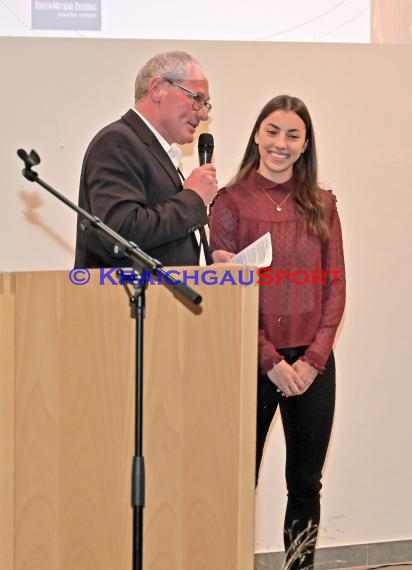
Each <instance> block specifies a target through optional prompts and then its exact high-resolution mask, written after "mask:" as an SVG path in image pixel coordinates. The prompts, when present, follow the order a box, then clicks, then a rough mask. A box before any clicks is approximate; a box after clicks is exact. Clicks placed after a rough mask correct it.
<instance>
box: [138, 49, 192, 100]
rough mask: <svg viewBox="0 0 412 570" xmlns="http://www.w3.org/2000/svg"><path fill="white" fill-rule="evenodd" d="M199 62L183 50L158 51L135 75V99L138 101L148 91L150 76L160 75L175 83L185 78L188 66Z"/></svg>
mask: <svg viewBox="0 0 412 570" xmlns="http://www.w3.org/2000/svg"><path fill="white" fill-rule="evenodd" d="M192 64H194V65H199V63H198V62H197V61H196V60H195V59H194V58H193V57H192V56H191V55H190V54H188V53H187V52H185V51H168V52H164V53H159V54H157V55H155V56H153V57H152V58H151V59H149V61H147V62H146V63H145V64H144V66H143V67H142V68H141V70H140V71H139V73H138V74H137V77H136V83H135V101H139V100H140V99H142V98H143V97H145V96H146V95H147V93H148V87H149V83H150V80H151V79H152V77H155V76H160V77H164V78H166V79H170V80H171V81H176V82H177V83H178V82H180V81H183V80H184V79H185V78H186V75H187V72H188V69H189V67H190V66H191V65H192Z"/></svg>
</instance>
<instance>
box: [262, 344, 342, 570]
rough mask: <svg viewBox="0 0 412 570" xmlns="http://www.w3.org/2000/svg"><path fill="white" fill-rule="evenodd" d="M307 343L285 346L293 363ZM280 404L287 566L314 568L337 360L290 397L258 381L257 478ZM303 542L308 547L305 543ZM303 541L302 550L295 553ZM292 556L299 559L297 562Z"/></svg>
mask: <svg viewBox="0 0 412 570" xmlns="http://www.w3.org/2000/svg"><path fill="white" fill-rule="evenodd" d="M305 348H306V347H297V348H288V349H284V350H280V351H279V352H280V353H281V354H283V356H284V357H285V360H286V361H287V362H288V363H289V364H292V363H293V362H295V361H296V360H297V359H298V358H299V357H300V356H302V355H303V353H304V352H305ZM278 405H279V406H280V413H281V417H282V423H283V429H284V432H285V440H286V484H287V490H288V502H287V508H286V515H285V522H284V532H283V538H284V544H285V552H286V559H287V561H288V563H289V565H288V566H287V567H288V570H289V569H291V570H302V569H303V568H305V569H306V568H313V562H314V550H315V543H316V536H317V529H318V526H319V519H320V489H321V487H322V484H321V478H322V468H323V464H324V462H325V457H326V452H327V449H328V444H329V439H330V433H331V429H332V422H333V414H334V409H335V359H334V355H333V352H332V353H331V354H330V356H329V359H328V362H327V364H326V370H325V371H324V372H323V373H322V374H318V376H317V377H316V378H315V380H314V382H313V384H312V385H311V387H310V388H309V389H308V390H307V391H306V392H305V393H304V394H302V395H301V396H293V397H289V398H285V397H284V396H281V395H280V394H279V392H277V391H276V386H275V385H274V384H273V383H272V382H271V381H270V380H269V378H268V377H267V376H266V375H265V376H260V377H259V380H258V404H257V439H256V479H257V477H258V473H259V466H260V462H261V459H262V453H263V447H264V444H265V440H266V435H267V432H268V429H269V427H270V424H271V422H272V419H273V416H274V414H275V412H276V409H277V407H278ZM302 543H303V546H302ZM299 544H301V550H302V552H300V553H298V552H296V549H299ZM292 558H293V559H294V562H293V563H292Z"/></svg>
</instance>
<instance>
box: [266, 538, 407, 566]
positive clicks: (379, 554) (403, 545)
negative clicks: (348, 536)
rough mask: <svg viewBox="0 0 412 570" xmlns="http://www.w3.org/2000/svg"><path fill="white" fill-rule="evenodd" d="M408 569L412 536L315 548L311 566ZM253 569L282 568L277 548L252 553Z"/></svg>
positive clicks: (282, 556)
mask: <svg viewBox="0 0 412 570" xmlns="http://www.w3.org/2000/svg"><path fill="white" fill-rule="evenodd" d="M383 566H385V567H386V568H389V569H390V570H412V540H399V541H391V542H380V543H371V544H356V545H352V546H339V547H335V548H319V549H318V550H317V551H316V558H315V570H338V569H339V570H340V569H345V570H354V569H356V570H372V569H373V568H378V567H383ZM255 570H284V555H283V553H281V552H272V553H265V554H256V556H255Z"/></svg>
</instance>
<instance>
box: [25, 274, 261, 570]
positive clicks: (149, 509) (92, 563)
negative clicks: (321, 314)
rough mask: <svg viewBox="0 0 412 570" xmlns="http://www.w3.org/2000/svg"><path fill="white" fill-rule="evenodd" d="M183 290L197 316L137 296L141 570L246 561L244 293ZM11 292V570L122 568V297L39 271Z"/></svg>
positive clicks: (248, 344) (126, 485) (248, 291)
mask: <svg viewBox="0 0 412 570" xmlns="http://www.w3.org/2000/svg"><path fill="white" fill-rule="evenodd" d="M219 271H220V272H223V271H224V269H223V268H220V269H219ZM196 289H198V290H199V291H200V292H201V293H202V294H203V296H204V302H203V304H202V308H201V312H200V314H195V312H192V311H190V310H189V309H188V308H187V307H186V306H184V305H183V304H181V303H180V302H178V301H177V300H176V299H175V298H174V296H173V295H172V294H171V292H170V291H168V290H166V289H165V288H164V287H161V286H157V285H153V286H149V290H148V294H147V309H146V313H147V316H146V319H145V361H144V365H145V386H144V389H145V408H144V455H145V461H146V473H147V478H146V482H147V494H146V507H145V509H144V568H145V570H162V569H166V568H167V569H168V570H170V569H171V568H173V570H180V569H181V570H186V569H187V570H192V569H194V568H196V570H202V569H205V570H210V569H211V568H213V570H219V569H221V570H227V569H228V568H231V567H233V568H236V570H243V569H251V568H252V567H253V510H254V509H253V506H254V505H253V500H254V492H253V491H254V475H253V472H254V459H253V454H254V430H255V413H254V412H255V404H256V393H255V392H256V379H255V377H256V351H257V343H256V338H257V316H256V305H257V288H256V287H255V286H252V287H250V286H249V287H242V286H233V285H230V284H226V285H224V286H207V285H204V284H199V286H197V287H196ZM17 298H18V303H17V306H16V327H17V330H18V331H19V334H18V335H17V340H16V353H17V368H16V379H17V381H16V474H15V475H16V476H15V491H16V505H15V509H16V511H15V512H16V534H15V544H16V561H15V569H16V570H29V569H30V570H37V569H38V570H40V569H41V570H62V569H64V570H79V569H81V570H92V569H93V570H95V569H96V570H102V569H104V570H106V569H107V570H112V569H113V570H126V569H127V570H129V569H130V568H131V551H132V535H131V532H132V525H131V520H132V509H131V507H130V470H131V462H132V456H133V453H134V448H133V437H134V423H133V419H134V409H133V408H134V332H135V323H134V321H133V320H132V319H131V318H130V314H129V313H130V311H129V306H128V301H127V298H126V295H125V292H124V290H123V288H122V287H120V286H114V285H111V284H109V282H107V281H106V283H105V285H100V284H99V271H98V270H96V271H93V272H92V279H91V281H90V282H89V283H88V284H87V285H84V286H77V287H76V286H74V285H72V284H71V283H70V281H69V279H68V274H67V273H66V272H53V273H52V272H45V273H32V274H19V275H18V279H17ZM240 519H241V520H240Z"/></svg>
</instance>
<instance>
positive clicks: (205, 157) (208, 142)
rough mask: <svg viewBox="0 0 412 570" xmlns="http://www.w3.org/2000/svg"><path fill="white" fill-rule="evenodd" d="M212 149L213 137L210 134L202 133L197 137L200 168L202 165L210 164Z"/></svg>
mask: <svg viewBox="0 0 412 570" xmlns="http://www.w3.org/2000/svg"><path fill="white" fill-rule="evenodd" d="M213 148H214V142H213V135H211V134H210V133H202V134H201V135H200V136H199V142H198V144H197V150H198V152H199V163H200V166H202V164H209V163H210V162H212V154H213Z"/></svg>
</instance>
